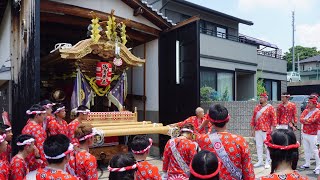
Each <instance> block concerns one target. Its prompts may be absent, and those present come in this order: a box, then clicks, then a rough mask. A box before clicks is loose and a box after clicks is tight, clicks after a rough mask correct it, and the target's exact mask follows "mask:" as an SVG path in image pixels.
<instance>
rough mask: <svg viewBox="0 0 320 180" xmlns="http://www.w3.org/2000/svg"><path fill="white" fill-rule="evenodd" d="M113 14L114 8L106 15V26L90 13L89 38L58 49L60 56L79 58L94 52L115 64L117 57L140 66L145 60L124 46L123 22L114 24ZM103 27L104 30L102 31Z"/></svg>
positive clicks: (129, 63) (126, 62) (124, 32)
mask: <svg viewBox="0 0 320 180" xmlns="http://www.w3.org/2000/svg"><path fill="white" fill-rule="evenodd" d="M113 14H114V10H112V12H111V16H109V17H108V19H109V20H108V21H107V26H106V27H103V26H101V25H100V24H99V19H98V18H97V17H96V16H95V15H94V13H92V16H93V19H92V20H91V22H92V23H91V25H90V28H91V30H90V33H91V35H90V37H91V38H90V39H85V40H82V41H79V42H78V43H77V44H76V45H74V46H72V47H71V48H64V49H63V48H62V49H59V52H60V54H61V58H64V59H81V58H84V57H85V56H86V55H88V54H95V55H98V56H99V57H101V58H102V59H103V60H106V61H113V62H114V64H115V65H116V63H115V59H119V60H121V61H122V60H123V61H124V62H125V64H124V65H126V66H142V65H143V63H145V60H144V59H140V58H138V57H136V56H134V55H133V54H132V53H131V52H130V51H129V49H128V48H127V47H126V46H125V45H126V43H127V36H126V30H125V28H126V26H125V22H121V23H118V24H116V22H115V17H114V16H113ZM103 28H105V29H106V31H103V30H104V29H103ZM116 66H121V64H120V65H116Z"/></svg>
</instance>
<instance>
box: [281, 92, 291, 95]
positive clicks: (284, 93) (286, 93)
mask: <svg viewBox="0 0 320 180" xmlns="http://www.w3.org/2000/svg"><path fill="white" fill-rule="evenodd" d="M281 94H282V95H290V94H289V93H288V92H283V93H281Z"/></svg>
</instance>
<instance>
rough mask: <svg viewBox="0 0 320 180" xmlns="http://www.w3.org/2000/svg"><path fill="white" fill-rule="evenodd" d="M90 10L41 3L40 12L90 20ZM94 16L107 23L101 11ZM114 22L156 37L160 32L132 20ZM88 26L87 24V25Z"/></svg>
mask: <svg viewBox="0 0 320 180" xmlns="http://www.w3.org/2000/svg"><path fill="white" fill-rule="evenodd" d="M92 11H93V10H92V9H88V8H83V7H78V6H74V5H69V4H63V3H58V2H53V1H41V12H52V13H61V14H64V15H72V16H78V17H83V18H87V19H92V16H91V15H90V12H92ZM94 12H95V15H96V16H97V17H98V18H100V20H102V21H107V20H108V16H109V15H110V14H109V13H105V12H101V11H94ZM115 18H116V22H117V23H119V22H124V23H125V24H126V26H128V27H130V28H134V29H137V30H140V31H143V32H148V33H149V34H151V35H153V36H156V37H158V36H159V34H160V30H157V29H155V28H153V27H150V26H147V25H145V24H142V23H138V22H135V21H132V20H128V19H124V18H122V17H118V16H115ZM88 25H89V23H88Z"/></svg>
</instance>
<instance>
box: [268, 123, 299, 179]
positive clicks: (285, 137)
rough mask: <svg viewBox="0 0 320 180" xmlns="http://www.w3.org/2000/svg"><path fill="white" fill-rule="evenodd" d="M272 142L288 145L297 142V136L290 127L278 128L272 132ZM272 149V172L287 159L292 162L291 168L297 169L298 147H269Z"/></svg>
mask: <svg viewBox="0 0 320 180" xmlns="http://www.w3.org/2000/svg"><path fill="white" fill-rule="evenodd" d="M271 139H272V140H271V141H272V142H271V143H272V144H276V145H280V146H288V145H291V144H296V143H297V138H296V136H295V134H294V133H293V131H292V130H289V129H276V130H274V131H273V132H272V134H271ZM268 149H269V151H270V157H271V160H272V163H271V173H274V171H275V169H276V168H277V166H278V165H279V164H280V163H281V162H283V161H285V162H288V163H290V164H291V168H292V169H293V170H296V169H297V164H298V160H299V151H298V148H295V149H290V150H280V149H272V148H268Z"/></svg>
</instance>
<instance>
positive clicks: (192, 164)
mask: <svg viewBox="0 0 320 180" xmlns="http://www.w3.org/2000/svg"><path fill="white" fill-rule="evenodd" d="M289 97H290V95H289V94H288V93H283V94H282V103H281V104H280V105H279V106H278V107H277V110H275V109H274V107H273V106H271V105H270V104H268V96H267V94H266V93H263V94H261V95H260V104H259V105H257V106H256V107H255V109H254V111H253V117H252V120H251V127H252V132H253V135H254V137H255V139H256V146H257V154H258V162H257V163H256V164H254V165H253V164H252V161H251V155H250V150H249V146H248V143H247V142H246V140H245V139H244V138H243V137H242V136H240V135H235V134H232V133H230V132H228V130H227V125H228V122H229V121H231V120H232V117H230V115H229V112H228V110H227V108H226V107H224V106H222V105H220V104H215V105H212V106H211V107H210V109H209V111H208V113H207V114H205V113H204V110H203V109H202V108H197V109H196V116H192V117H190V118H188V119H186V120H185V121H182V122H180V123H176V124H171V126H178V127H180V135H179V137H176V138H171V139H170V140H169V141H168V142H167V144H166V146H165V148H164V153H163V167H162V169H161V170H159V169H158V168H157V166H155V165H152V164H150V162H148V161H147V157H148V156H149V153H150V149H151V147H152V144H153V141H152V139H151V138H149V137H147V136H146V135H137V136H135V137H134V138H133V139H132V141H131V142H130V144H129V147H130V152H129V153H127V154H117V155H115V156H114V157H112V159H111V160H110V162H109V166H108V171H109V172H110V173H109V179H110V180H160V179H164V180H166V179H168V180H174V179H176V180H185V179H186V180H187V179H190V180H199V179H207V180H216V179H221V180H241V179H244V180H253V179H256V177H255V173H254V167H259V166H262V165H263V145H265V146H266V147H267V150H266V160H265V163H264V165H265V168H266V171H269V172H270V174H269V175H267V176H265V177H260V178H259V179H263V180H268V179H269V180H272V179H280V180H291V179H292V180H295V179H298V180H299V179H301V180H305V179H308V177H304V176H301V175H300V174H299V173H298V171H297V170H296V169H297V164H298V160H299V152H298V151H299V147H300V144H299V142H298V141H297V139H296V136H295V134H294V131H296V130H297V129H298V128H297V126H296V124H297V119H298V118H297V114H296V107H295V104H294V103H291V102H289ZM317 99H318V96H317V95H316V94H313V95H311V96H310V98H309V101H308V107H307V109H306V110H305V111H304V112H303V113H302V114H301V117H300V122H301V123H302V124H303V127H302V137H303V140H302V141H303V145H304V153H305V160H306V163H305V164H304V165H303V166H301V168H303V169H307V168H310V159H311V157H312V155H314V157H315V159H316V168H315V169H314V173H315V174H319V171H320V166H319V155H318V149H317V146H316V144H317V132H318V124H320V111H319V110H318V107H317V105H318V104H317V102H318V100H317ZM26 113H27V115H28V120H27V124H26V125H25V127H24V128H23V130H22V132H21V135H19V136H17V138H16V139H15V140H12V136H13V135H12V130H11V127H10V126H8V125H2V126H1V128H0V134H1V135H0V180H7V179H10V180H16V179H17V180H19V179H27V180H28V179H40V180H42V179H43V180H45V179H47V180H58V179H59V180H64V179H66V180H68V179H71V180H72V179H83V180H95V179H98V171H97V160H96V158H95V157H94V156H93V155H92V154H90V152H89V147H90V146H92V145H93V142H94V135H95V133H96V131H95V129H94V128H93V127H92V126H91V125H90V124H84V123H82V121H85V120H87V118H88V114H89V113H90V110H89V109H88V108H87V107H86V106H79V107H78V108H77V110H76V116H77V118H76V119H74V120H73V121H71V122H70V123H69V124H68V123H67V122H66V121H65V120H64V119H65V116H66V111H65V107H64V106H63V105H62V104H54V103H52V102H50V101H48V100H45V101H42V102H40V103H39V104H35V105H33V106H32V107H31V108H30V109H29V110H27V111H26ZM318 140H320V139H318ZM11 143H15V144H16V145H17V147H18V153H17V154H16V155H15V156H14V157H11V151H12V150H11ZM270 168H271V169H270ZM268 169H270V170H268ZM318 179H320V178H318Z"/></svg>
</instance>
